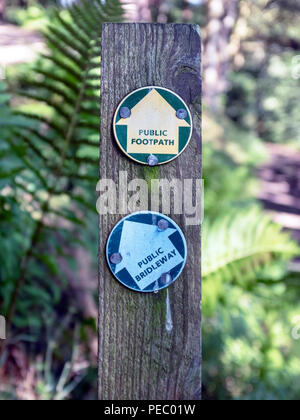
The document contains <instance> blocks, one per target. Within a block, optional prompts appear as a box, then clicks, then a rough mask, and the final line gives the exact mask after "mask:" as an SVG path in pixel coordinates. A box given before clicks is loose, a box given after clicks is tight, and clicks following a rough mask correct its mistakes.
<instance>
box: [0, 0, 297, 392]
mask: <svg viewBox="0 0 300 420" xmlns="http://www.w3.org/2000/svg"><path fill="white" fill-rule="evenodd" d="M299 12H300V6H299V2H298V1H297V0H223V1H221V0H165V1H162V0H136V1H131V2H127V1H126V2H123V3H122V4H121V3H119V1H118V0H106V2H102V1H100V0H88V1H85V0H82V1H80V0H78V1H72V0H60V1H59V0H57V1H55V0H52V1H51V0H44V1H35V0H0V65H1V66H0V79H1V80H0V204H1V205H0V244H1V253H0V313H1V314H3V315H6V317H7V320H8V323H9V329H10V335H9V337H8V339H7V341H6V342H5V346H3V342H2V348H1V353H0V398H1V399H35V400H37V399H95V398H96V352H97V342H96V317H97V305H96V293H97V292H96V287H97V286H96V284H97V274H96V271H97V261H96V255H97V251H96V249H97V234H96V232H95V228H94V227H95V226H96V225H97V215H96V214H95V201H96V195H95V186H96V182H97V174H98V142H99V138H98V137H99V117H98V115H99V99H98V98H99V93H100V91H99V87H100V83H99V79H100V70H99V64H100V47H99V46H100V43H99V37H100V33H101V23H102V22H104V21H121V20H125V21H148V22H150V21H155V22H163V23H167V22H196V23H199V25H200V26H201V29H202V37H203V79H204V80H203V102H204V103H203V176H204V179H205V222H204V226H203V313H204V321H203V397H204V398H205V399H243V400H245V399H299V397H300V340H299V335H300V334H299V333H300V326H299V324H300V307H299V297H300V291H299V280H300V275H299V272H300V258H299V255H300V250H299V245H298V243H299V242H300V198H299V197H300V141H299V140H300V138H299V137H300V131H299V120H300V108H299V79H300V52H299V46H300V19H299V16H300V15H299ZM83 215H84V216H85V217H83Z"/></svg>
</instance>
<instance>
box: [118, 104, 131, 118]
mask: <svg viewBox="0 0 300 420" xmlns="http://www.w3.org/2000/svg"><path fill="white" fill-rule="evenodd" d="M130 115H131V111H130V109H129V108H128V107H127V106H122V107H121V108H120V117H121V118H128V117H130Z"/></svg>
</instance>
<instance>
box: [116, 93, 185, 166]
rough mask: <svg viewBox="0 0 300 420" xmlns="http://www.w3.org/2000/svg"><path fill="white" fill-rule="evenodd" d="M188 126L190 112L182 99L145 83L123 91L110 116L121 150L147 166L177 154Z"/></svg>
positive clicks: (165, 160)
mask: <svg viewBox="0 0 300 420" xmlns="http://www.w3.org/2000/svg"><path fill="white" fill-rule="evenodd" d="M192 128H193V127H192V116H191V113H190V110H189V109H188V107H187V105H186V103H185V102H184V101H183V99H182V98H181V97H180V96H179V95H177V94H176V93H174V92H172V91H171V90H169V89H166V88H162V87H157V86H146V87H143V88H140V89H137V90H135V91H134V92H131V93H130V94H129V95H127V96H126V97H125V98H124V99H123V100H122V102H121V103H120V104H119V106H118V108H117V110H116V112H115V115H114V120H113V129H114V135H115V138H116V141H117V143H118V145H119V146H120V148H121V150H122V151H123V152H124V153H125V154H126V155H127V156H128V157H129V158H130V159H132V160H134V161H136V162H139V163H142V164H144V165H149V166H156V165H161V164H163V163H167V162H170V161H171V160H173V159H175V158H176V157H177V156H179V155H180V154H181V153H182V152H183V151H184V149H185V148H186V147H187V145H188V143H189V141H190V139H191V136H192Z"/></svg>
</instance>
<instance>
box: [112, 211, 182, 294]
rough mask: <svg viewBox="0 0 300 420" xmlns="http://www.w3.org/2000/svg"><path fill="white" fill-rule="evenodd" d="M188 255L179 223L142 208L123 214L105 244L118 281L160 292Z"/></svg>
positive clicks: (143, 290)
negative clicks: (124, 215) (136, 211)
mask: <svg viewBox="0 0 300 420" xmlns="http://www.w3.org/2000/svg"><path fill="white" fill-rule="evenodd" d="M186 255H187V247H186V241H185V238H184V235H183V233H182V231H181V229H180V228H179V226H178V225H177V224H176V223H175V222H174V221H173V220H172V219H170V218H169V217H167V216H164V215H163V214H160V213H156V212H150V211H142V212H138V213H133V214H130V215H129V216H126V217H124V218H123V219H122V220H121V221H120V222H119V223H117V224H116V226H115V227H114V228H113V230H112V232H111V234H110V236H109V238H108V241H107V246H106V258H107V262H108V265H109V267H110V269H111V271H112V273H113V275H114V276H115V278H116V279H117V280H119V282H121V283H122V284H123V285H124V286H126V287H128V288H129V289H132V290H135V291H138V292H158V291H159V290H160V289H164V288H165V287H168V286H169V285H170V284H171V283H173V282H174V281H175V280H176V279H177V278H178V276H179V275H180V274H181V272H182V270H183V268H184V265H185V262H186Z"/></svg>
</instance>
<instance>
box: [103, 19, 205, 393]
mask: <svg viewBox="0 0 300 420" xmlns="http://www.w3.org/2000/svg"><path fill="white" fill-rule="evenodd" d="M200 69H201V39H200V35H199V29H198V27H197V26H196V25H180V24H174V25H173V24H171V25H163V24H145V23H143V24H115V23H107V24H104V26H103V36H102V70H101V78H102V81H101V84H102V87H101V95H102V99H101V142H100V176H101V178H102V179H103V178H106V179H112V180H114V181H115V182H117V181H118V178H119V171H126V172H127V176H128V182H129V181H130V180H132V179H134V178H143V179H147V180H149V179H151V178H152V177H154V178H160V179H161V178H165V179H168V180H172V179H174V178H179V179H181V180H183V179H195V178H196V179H197V178H199V179H200V178H201V115H200V109H201V70H200ZM150 85H156V86H162V87H166V88H169V89H171V90H173V91H175V92H176V93H178V94H179V95H180V96H181V97H182V98H183V99H184V100H185V101H186V103H187V104H188V106H189V107H190V110H191V112H192V115H193V124H194V132H193V137H192V140H191V142H190V144H189V146H188V147H187V149H186V150H185V151H184V152H183V153H182V154H181V155H180V156H179V157H178V158H177V159H175V160H173V161H172V162H171V163H168V164H165V165H162V166H159V167H155V168H148V167H144V166H143V165H139V164H137V163H135V162H133V161H131V160H129V159H128V158H127V157H126V156H125V155H123V154H122V152H121V151H120V150H119V148H118V146H117V144H116V141H115V140H114V138H113V134H112V119H113V115H114V112H115V110H116V107H117V105H118V104H119V103H120V101H121V100H122V99H123V98H124V97H125V96H126V95H127V94H128V93H130V92H131V91H133V90H135V89H137V88H140V87H143V86H150ZM149 118H151V115H149ZM170 217H172V219H173V220H174V221H175V222H176V223H178V224H179V226H180V227H181V229H182V231H183V233H184V235H185V237H186V240H187V246H188V259H187V264H186V266H185V269H184V270H183V273H182V274H181V276H180V278H178V279H177V280H176V281H175V283H174V284H172V285H171V286H170V287H169V295H170V303H171V313H172V320H173V329H172V330H171V331H168V330H167V329H166V295H167V292H166V290H163V291H160V292H159V293H158V294H153V293H136V292H133V291H130V290H127V289H126V288H124V287H123V286H122V285H121V284H120V283H119V282H118V281H116V280H115V279H114V278H113V276H112V275H111V273H110V271H109V269H108V267H107V264H106V261H105V246H106V240H107V237H108V234H109V233H110V231H111V229H112V228H113V226H114V225H115V223H116V222H117V221H118V220H120V219H121V218H122V215H106V216H100V245H99V398H100V399H113V400H118V399H125V400H131V399H132V400H143V399H144V400H155V399H157V400H164V399H176V400H180V399H200V394H201V377H200V376H201V268H200V257H201V255H200V254H201V253H200V251H201V245H200V233H201V232H200V226H199V225H198V226H187V223H186V218H185V215H175V214H174V210H173V209H171V214H170Z"/></svg>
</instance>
